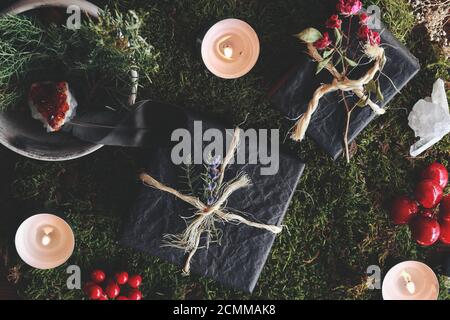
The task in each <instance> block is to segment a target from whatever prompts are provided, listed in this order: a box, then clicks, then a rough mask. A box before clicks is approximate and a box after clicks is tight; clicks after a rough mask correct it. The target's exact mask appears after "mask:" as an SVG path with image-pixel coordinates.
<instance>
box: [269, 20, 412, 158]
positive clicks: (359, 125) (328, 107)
mask: <svg viewBox="0 0 450 320" xmlns="http://www.w3.org/2000/svg"><path fill="white" fill-rule="evenodd" d="M381 25H382V29H381V31H380V34H381V43H382V45H383V44H385V46H384V49H385V53H386V59H387V61H386V64H385V66H384V68H383V73H384V75H381V76H380V86H381V90H382V93H383V96H384V100H383V101H382V102H379V105H380V106H381V107H385V106H386V105H387V104H388V103H389V101H391V100H392V98H394V96H395V95H396V94H397V89H398V90H401V89H402V88H403V87H404V86H405V85H406V84H407V83H408V82H409V81H410V80H411V79H412V78H413V77H414V76H415V75H416V74H417V72H418V71H419V69H420V64H419V61H418V59H417V58H416V57H414V56H413V55H412V54H411V53H410V52H409V51H408V49H407V48H406V47H405V46H404V45H403V44H401V43H400V42H399V41H398V40H397V39H395V37H394V36H393V35H392V33H391V32H390V31H389V30H388V29H386V28H385V27H384V25H383V24H381ZM356 29H357V28H353V30H356ZM315 73H316V62H314V61H313V60H312V59H311V58H310V57H309V56H307V55H306V53H303V54H302V56H301V58H299V61H298V62H297V63H296V65H295V66H293V67H292V68H291V69H290V70H289V71H288V72H287V73H286V74H285V76H283V77H282V79H280V81H278V82H277V83H276V84H275V85H274V86H272V88H271V89H270V90H269V98H270V100H271V102H272V105H273V107H274V108H275V109H277V110H279V111H280V112H281V113H282V114H284V115H285V116H286V117H287V118H288V119H296V118H298V117H299V116H300V115H301V114H302V113H303V112H305V110H306V109H307V105H308V102H309V100H310V99H311V97H312V95H313V92H314V90H315V89H317V87H319V86H320V84H321V83H329V82H331V80H332V78H331V76H330V75H328V74H327V72H326V70H325V71H322V72H320V73H319V75H317V76H316V75H315ZM391 81H392V82H393V83H394V84H395V87H394V86H393V85H392V83H391ZM345 116H346V115H345V111H344V106H343V103H339V97H338V96H336V95H335V93H329V94H327V95H325V96H324V97H323V98H322V99H321V101H320V103H319V107H318V109H317V111H316V112H315V113H314V114H313V116H312V119H311V123H310V125H309V127H308V130H307V132H306V134H307V135H308V136H309V137H311V138H312V139H313V140H314V141H315V142H316V143H317V144H318V145H319V146H320V147H321V148H322V149H324V150H325V151H326V152H327V153H328V154H329V155H330V156H331V157H332V158H333V159H334V160H336V159H337V158H338V157H339V155H341V154H342V152H343V150H344V143H343V134H344V126H345ZM384 116H389V111H388V112H387V113H386V114H385V115H384ZM375 117H376V115H375V114H374V113H373V112H372V110H371V109H370V107H365V108H357V109H355V110H354V111H353V113H352V120H351V122H350V128H349V137H348V138H349V139H348V140H349V142H351V141H353V140H354V139H355V138H356V136H358V134H359V133H361V131H362V130H363V129H364V128H365V127H366V126H367V125H368V124H369V123H370V122H371V121H372V120H373V119H374V118H375Z"/></svg>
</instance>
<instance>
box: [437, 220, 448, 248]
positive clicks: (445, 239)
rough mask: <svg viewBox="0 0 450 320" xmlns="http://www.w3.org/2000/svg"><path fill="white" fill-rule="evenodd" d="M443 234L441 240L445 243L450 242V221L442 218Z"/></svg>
mask: <svg viewBox="0 0 450 320" xmlns="http://www.w3.org/2000/svg"><path fill="white" fill-rule="evenodd" d="M440 226H441V235H440V237H439V240H441V242H442V243H444V244H450V221H447V220H442V221H441V223H440Z"/></svg>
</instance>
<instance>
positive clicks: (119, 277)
mask: <svg viewBox="0 0 450 320" xmlns="http://www.w3.org/2000/svg"><path fill="white" fill-rule="evenodd" d="M115 278H116V282H117V283H118V284H120V285H122V284H125V283H127V281H128V273H127V272H125V271H123V272H118V273H116V274H115Z"/></svg>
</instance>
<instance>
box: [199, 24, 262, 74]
mask: <svg viewBox="0 0 450 320" xmlns="http://www.w3.org/2000/svg"><path fill="white" fill-rule="evenodd" d="M259 50H260V48H259V39H258V35H257V34H256V32H255V30H253V28H252V27H251V26H250V25H249V24H248V23H246V22H244V21H242V20H239V19H225V20H222V21H219V22H218V23H216V24H215V25H213V26H212V27H211V28H210V29H209V30H208V32H207V33H206V35H205V37H204V38H203V41H202V58H203V62H204V63H205V65H206V67H207V68H208V70H209V71H211V72H212V73H214V74H215V75H216V76H218V77H220V78H224V79H235V78H239V77H242V76H243V75H245V74H246V73H248V72H249V71H250V70H251V69H252V68H253V67H254V66H255V64H256V62H257V61H258V57H259Z"/></svg>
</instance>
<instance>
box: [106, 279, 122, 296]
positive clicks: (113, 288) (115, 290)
mask: <svg viewBox="0 0 450 320" xmlns="http://www.w3.org/2000/svg"><path fill="white" fill-rule="evenodd" d="M105 292H106V295H107V296H108V298H110V299H114V298H115V297H117V296H118V295H119V293H120V288H119V286H118V284H117V283H115V282H114V281H109V282H108V284H107V285H106V288H105Z"/></svg>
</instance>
